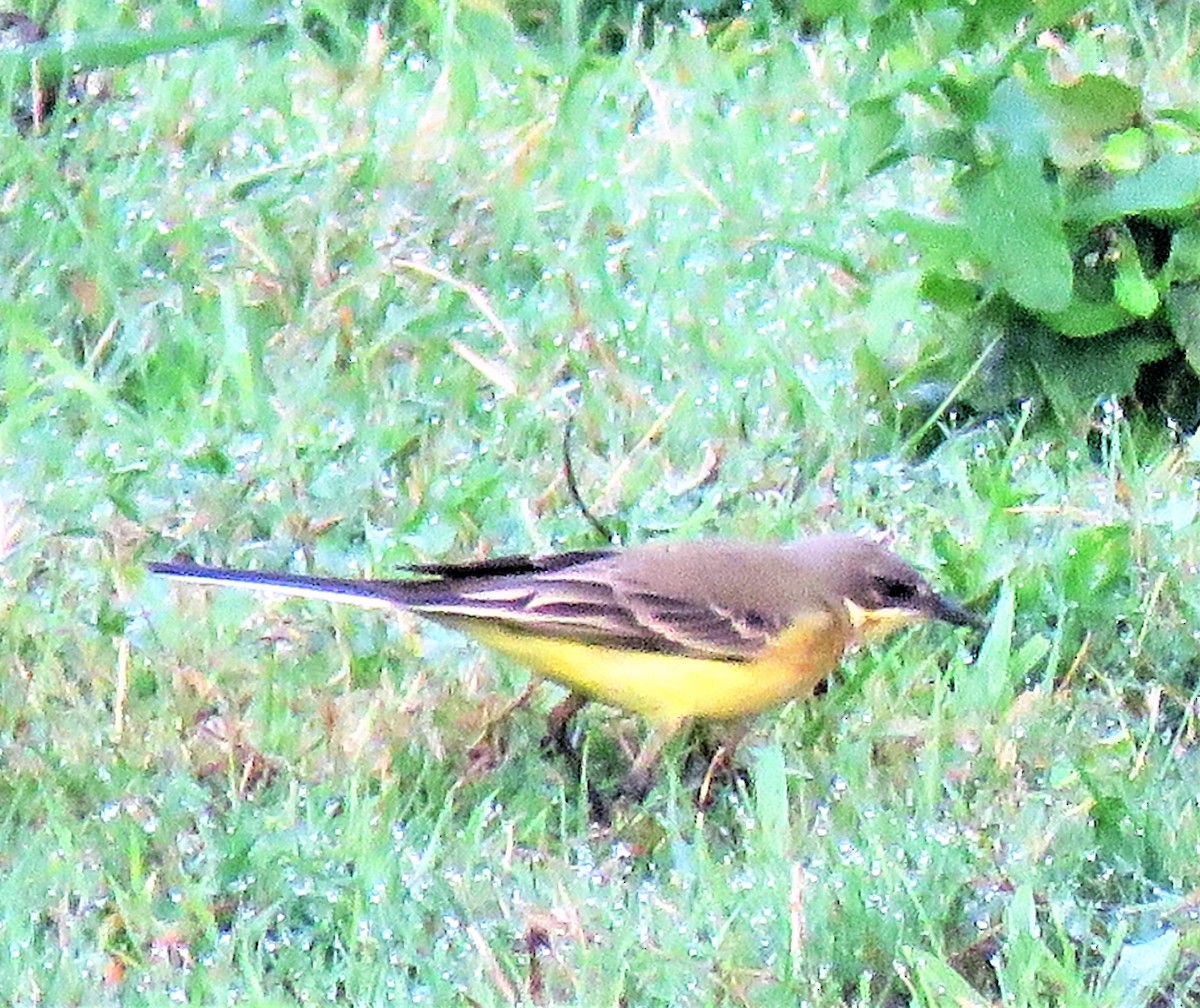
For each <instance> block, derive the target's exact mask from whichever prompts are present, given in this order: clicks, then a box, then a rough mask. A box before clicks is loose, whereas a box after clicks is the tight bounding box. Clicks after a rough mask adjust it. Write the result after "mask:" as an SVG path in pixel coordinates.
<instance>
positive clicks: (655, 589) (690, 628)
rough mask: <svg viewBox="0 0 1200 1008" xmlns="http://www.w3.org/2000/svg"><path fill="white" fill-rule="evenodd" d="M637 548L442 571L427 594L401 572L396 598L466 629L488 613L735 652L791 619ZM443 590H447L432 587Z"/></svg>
mask: <svg viewBox="0 0 1200 1008" xmlns="http://www.w3.org/2000/svg"><path fill="white" fill-rule="evenodd" d="M639 552H641V553H645V550H642V551H639ZM632 555H634V554H633V552H632V551H631V552H628V553H614V554H611V555H605V556H602V557H599V558H596V559H591V558H589V559H588V560H586V561H584V562H582V563H576V564H573V565H570V564H567V565H559V566H557V567H553V568H551V569H548V570H544V571H541V572H538V573H536V574H530V575H518V576H515V577H514V576H502V577H498V578H491V577H487V576H484V577H478V576H473V577H468V578H465V579H462V580H460V581H458V582H457V584H456V582H455V579H453V578H451V579H444V580H441V581H440V583H439V582H437V581H434V582H431V583H428V584H426V585H425V591H426V592H427V593H428V594H427V597H426V598H424V599H421V600H416V599H414V598H413V597H412V594H411V592H410V590H409V589H410V585H408V584H405V583H404V582H395V583H394V584H395V585H396V587H397V589H399V591H398V592H397V594H396V596H395V598H396V601H397V603H398V604H400V605H402V606H404V607H405V608H408V609H412V610H414V611H416V612H419V613H421V614H423V615H425V616H429V617H430V618H432V619H435V620H438V621H440V622H444V623H449V624H453V625H460V626H462V627H463V628H464V629H469V624H470V623H471V622H472V621H475V620H486V621H488V622H490V623H493V624H497V623H498V624H501V625H505V626H507V627H508V628H510V629H512V630H516V631H520V632H525V633H529V634H535V635H540V636H559V637H569V638H571V639H572V640H577V641H581V642H586V643H590V644H598V645H602V646H606V647H617V648H633V649H636V650H641V651H659V652H664V653H667V654H680V655H693V656H702V657H720V658H727V659H732V660H735V661H749V660H750V659H752V658H754V657H755V655H757V654H758V653H759V652H761V651H762V650H763V648H765V647H766V646H767V645H768V644H769V643H770V642H771V640H773V639H774V638H775V637H776V636H777V635H778V634H779V633H780V632H782V631H783V630H784V629H785V628H786V626H787V624H788V622H789V620H788V619H787V618H785V616H784V614H783V613H781V612H777V613H775V614H774V615H772V614H771V613H770V611H769V610H767V609H765V608H761V609H760V608H755V607H749V608H747V607H741V606H738V607H734V606H728V605H722V604H721V602H720V601H719V600H715V599H714V598H713V597H712V595H711V593H710V592H709V591H707V590H706V584H705V583H704V578H703V577H701V578H700V579H697V580H688V581H687V583H686V584H672V583H659V582H661V581H662V580H663V579H662V578H657V577H655V576H653V573H652V571H653V568H652V567H649V566H647V565H644V564H639V563H633V564H631V563H629V561H628V558H629V557H630V556H632ZM718 570H720V571H721V573H726V572H724V571H723V569H720V568H714V569H713V570H712V571H709V572H708V575H709V579H710V580H711V581H712V582H714V583H716V582H717V581H718ZM701 573H702V574H703V572H701ZM381 587H382V586H381ZM439 591H440V592H441V593H442V594H441V597H440V598H437V597H430V596H433V595H436V594H438V593H439ZM405 596H407V598H406V597H405Z"/></svg>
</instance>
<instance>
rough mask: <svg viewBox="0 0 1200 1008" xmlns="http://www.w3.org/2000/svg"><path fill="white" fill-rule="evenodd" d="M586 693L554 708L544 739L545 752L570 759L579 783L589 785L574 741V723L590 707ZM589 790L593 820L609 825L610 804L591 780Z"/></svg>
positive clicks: (569, 694) (588, 798)
mask: <svg viewBox="0 0 1200 1008" xmlns="http://www.w3.org/2000/svg"><path fill="white" fill-rule="evenodd" d="M587 702H588V698H587V697H586V696H584V695H583V694H582V693H568V694H567V695H566V696H565V697H563V698H562V700H560V701H559V702H558V703H556V704H555V705H554V707H552V708H551V710H550V713H549V714H548V715H547V716H546V735H545V737H544V738H543V739H542V750H543V751H544V752H552V753H555V754H557V755H559V756H561V757H562V758H563V759H564V760H566V763H567V766H568V767H570V769H571V773H572V774H573V775H574V777H575V781H576V783H578V784H585V782H584V777H583V754H582V753H581V752H580V751H579V747H578V746H576V745H575V744H573V743H572V742H571V721H572V719H573V718H574V717H575V715H576V714H578V713H579V711H580V710H582V709H583V707H584V706H585V705H586V704H587ZM585 786H586V788H587V800H588V811H589V813H590V814H591V817H592V821H593V822H596V823H600V824H601V825H606V824H607V823H608V822H609V820H610V819H611V817H612V816H611V809H610V807H609V806H610V803H609V802H608V801H607V800H605V799H604V798H603V797H601V795H600V794H599V792H597V791H596V789H595V788H594V787H592V784H591V782H590V781H588V782H586V784H585Z"/></svg>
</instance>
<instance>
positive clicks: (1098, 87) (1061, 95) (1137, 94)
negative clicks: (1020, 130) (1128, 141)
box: [1045, 74, 1142, 136]
mask: <svg viewBox="0 0 1200 1008" xmlns="http://www.w3.org/2000/svg"><path fill="white" fill-rule="evenodd" d="M1045 98H1046V99H1047V103H1048V105H1049V107H1050V108H1051V109H1052V110H1053V113H1054V115H1055V118H1056V119H1058V120H1059V121H1060V122H1061V123H1062V125H1063V127H1064V128H1066V129H1069V130H1075V131H1077V132H1080V133H1086V134H1088V135H1091V136H1099V135H1101V134H1104V133H1113V132H1115V131H1117V130H1123V129H1125V128H1126V127H1127V126H1131V125H1132V124H1133V122H1134V121H1135V119H1136V118H1137V115H1138V113H1139V112H1140V111H1141V108H1142V93H1141V91H1140V90H1139V89H1138V88H1135V87H1133V86H1131V85H1129V84H1126V83H1125V82H1124V81H1121V80H1118V79H1117V78H1116V77H1104V76H1100V75H1099V74H1084V76H1082V77H1080V78H1079V80H1078V81H1077V82H1076V83H1074V84H1071V85H1070V86H1068V87H1056V88H1052V89H1051V90H1050V91H1048V92H1047V93H1046V95H1045Z"/></svg>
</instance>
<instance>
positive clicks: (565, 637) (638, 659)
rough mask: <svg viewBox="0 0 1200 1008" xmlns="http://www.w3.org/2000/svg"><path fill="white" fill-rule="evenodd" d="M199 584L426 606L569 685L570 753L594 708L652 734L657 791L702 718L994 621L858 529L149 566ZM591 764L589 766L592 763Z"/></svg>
mask: <svg viewBox="0 0 1200 1008" xmlns="http://www.w3.org/2000/svg"><path fill="white" fill-rule="evenodd" d="M148 566H149V570H150V571H151V572H152V573H154V574H157V575H164V576H166V577H169V578H174V579H178V580H182V581H187V582H191V583H194V584H204V585H218V586H228V587H236V588H245V589H253V590H256V591H265V592H275V593H281V594H284V595H292V596H301V597H307V598H316V599H323V600H327V601H331V602H348V603H352V604H355V605H358V606H364V607H368V608H380V609H387V610H400V611H404V612H410V613H414V614H416V615H418V616H422V617H425V618H427V619H430V620H432V621H434V622H435V623H440V624H442V625H444V626H447V627H450V628H453V629H454V630H458V631H461V632H462V633H464V634H466V635H467V636H469V637H473V638H474V639H475V640H477V641H479V642H480V643H482V644H484V645H485V646H487V647H489V648H491V649H492V650H494V651H496V652H498V653H500V654H502V655H505V656H506V657H508V658H510V659H513V660H515V661H516V662H518V663H520V664H522V665H524V666H525V667H526V668H528V669H529V670H531V671H532V672H534V673H535V674H537V675H539V676H541V677H543V678H545V679H549V680H552V681H554V682H556V683H559V684H560V685H562V686H565V687H566V688H567V689H568V690H569V694H568V696H567V698H566V699H565V700H564V701H563V702H562V703H561V704H559V705H558V707H556V708H555V710H554V712H552V715H551V728H550V739H551V740H552V741H554V742H555V743H556V745H557V746H558V747H559V748H561V749H564V751H566V750H568V749H569V748H570V747H569V743H568V741H567V740H568V739H569V733H568V724H569V722H570V719H571V718H572V717H573V716H574V714H575V713H576V712H577V711H578V710H579V708H580V707H582V706H583V704H584V703H586V702H587V701H589V700H597V701H601V702H603V703H605V704H608V705H610V706H612V707H617V708H621V709H624V710H626V711H631V712H633V713H635V714H638V715H641V716H642V717H643V718H644V719H645V720H646V721H647V722H649V724H650V726H651V727H650V732H649V734H648V736H647V739H646V741H645V743H644V745H643V746H642V748H641V750H640V751H639V753H638V754H637V756H636V758H635V759H634V761H633V763H632V766H631V768H630V770H629V773H628V775H627V776H626V778H625V781H624V783H623V786H622V788H621V793H622V795H625V796H629V797H631V798H640V797H644V796H645V794H646V793H647V792H648V791H649V789H650V787H651V785H652V783H653V780H654V768H655V764H656V763H657V761H658V759H659V756H660V754H661V752H662V749H663V746H664V745H666V743H667V742H668V741H669V740H670V739H672V738H673V737H674V736H676V735H677V734H679V733H680V732H681V731H682V730H683V729H684V728H685V727H686V726H687V725H689V724H690V723H692V722H694V721H713V722H730V723H734V724H738V723H744V722H745V721H746V719H748V718H750V717H752V716H753V715H756V714H759V713H761V712H763V711H766V710H769V709H771V708H774V707H777V706H779V705H781V704H783V703H785V702H787V701H789V700H792V699H795V698H797V697H803V696H807V695H809V694H811V693H812V691H813V689H814V688H815V687H816V686H817V685H818V684H819V683H821V682H822V681H824V680H825V679H826V678H827V677H828V676H829V675H830V674H831V673H832V672H833V671H834V670H835V669H836V668H837V666H838V665H839V663H840V662H841V660H842V658H843V657H844V656H845V655H846V654H847V653H848V652H850V651H852V650H854V649H855V648H857V647H858V646H859V645H861V644H867V643H871V642H873V641H876V640H879V639H881V638H883V637H886V636H888V635H889V634H890V633H892V632H893V631H895V630H898V629H900V628H901V627H904V626H907V625H909V624H913V623H918V622H923V621H927V620H940V621H943V622H945V623H948V624H951V625H953V626H970V627H976V628H982V627H983V626H984V623H983V621H982V620H981V619H980V618H979V617H978V616H976V615H975V614H973V613H971V612H970V611H968V610H967V609H965V608H963V607H962V606H960V605H959V604H957V603H955V602H952V601H950V600H948V599H947V598H944V597H942V596H941V595H939V594H938V593H937V592H935V591H934V589H933V588H932V587H931V586H930V584H929V582H928V581H927V580H926V579H925V578H924V577H922V576H921V575H920V574H919V573H918V572H917V571H916V570H915V569H914V568H913V567H911V566H910V565H909V564H908V563H906V562H905V561H903V560H901V559H900V558H899V557H897V556H896V555H895V554H894V553H892V552H891V551H889V550H888V549H886V548H885V547H884V546H882V545H880V544H878V543H876V542H874V541H872V540H870V539H867V538H865V537H862V536H857V535H852V534H846V533H824V534H817V535H812V536H809V537H806V538H803V539H799V540H797V541H794V542H789V543H771V542H755V541H744V540H729V539H702V540H684V541H670V540H667V541H659V540H652V541H649V542H646V543H642V544H638V545H634V546H629V547H625V548H617V547H613V548H602V549H591V550H571V551H567V552H560V553H551V554H546V555H541V556H531V555H519V556H505V557H495V558H490V559H484V560H478V561H475V562H466V563H435V564H417V565H413V566H410V567H406V568H404V573H405V576H404V577H402V578H392V579H359V578H339V577H317V576H310V575H307V574H293V573H287V572H265V571H258V570H245V569H235V568H228V567H211V566H204V565H202V564H198V563H196V562H194V561H192V560H188V559H177V560H175V561H172V562H166V563H164V562H155V563H151V564H149V565H148ZM577 766H578V764H577Z"/></svg>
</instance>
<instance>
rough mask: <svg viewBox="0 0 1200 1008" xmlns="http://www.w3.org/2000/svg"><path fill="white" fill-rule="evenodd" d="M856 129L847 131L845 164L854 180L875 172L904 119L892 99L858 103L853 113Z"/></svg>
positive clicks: (875, 99) (876, 99)
mask: <svg viewBox="0 0 1200 1008" xmlns="http://www.w3.org/2000/svg"><path fill="white" fill-rule="evenodd" d="M851 114H852V115H853V117H854V125H855V128H854V129H852V130H847V131H846V140H845V144H844V151H845V153H844V156H843V161H844V164H845V168H846V171H847V172H848V174H849V175H850V176H851V177H857V176H859V175H861V174H863V173H864V172H873V171H875V170H877V169H876V167H875V166H876V162H878V161H879V159H880V158H882V157H883V156H884V154H885V153H886V152H887V151H888V150H889V148H890V147H891V146H892V144H893V143H895V141H896V137H897V135H898V134H899V132H900V127H901V126H902V125H903V123H904V120H903V119H901V118H900V114H899V113H898V112H897V111H896V104H895V100H894V99H892V98H890V97H889V98H871V99H868V100H867V101H862V102H857V103H856V104H855V105H854V106H853V111H852V113H851Z"/></svg>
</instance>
